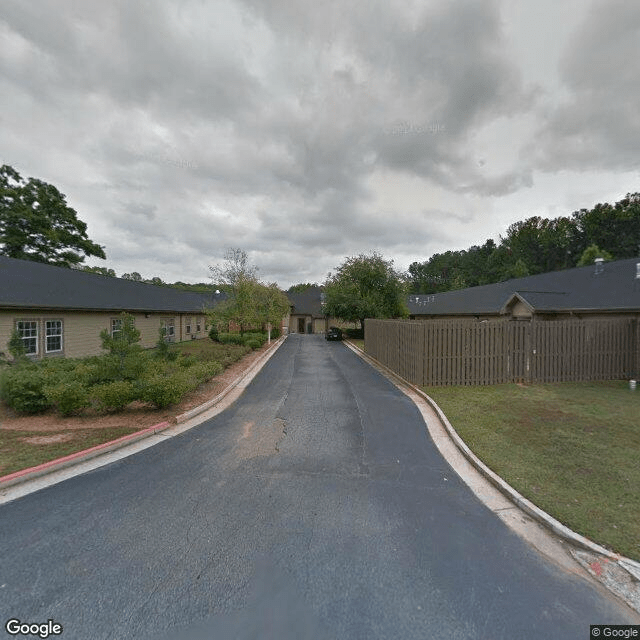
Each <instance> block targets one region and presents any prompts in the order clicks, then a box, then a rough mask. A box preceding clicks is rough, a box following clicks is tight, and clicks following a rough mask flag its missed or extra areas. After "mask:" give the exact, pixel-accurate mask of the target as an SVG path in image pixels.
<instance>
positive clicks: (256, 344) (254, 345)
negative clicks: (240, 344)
mask: <svg viewBox="0 0 640 640" xmlns="http://www.w3.org/2000/svg"><path fill="white" fill-rule="evenodd" d="M245 344H246V345H247V347H250V348H251V349H259V348H260V347H261V346H262V344H263V343H262V342H261V341H260V340H258V339H257V338H249V339H248V340H247V341H246V342H245Z"/></svg>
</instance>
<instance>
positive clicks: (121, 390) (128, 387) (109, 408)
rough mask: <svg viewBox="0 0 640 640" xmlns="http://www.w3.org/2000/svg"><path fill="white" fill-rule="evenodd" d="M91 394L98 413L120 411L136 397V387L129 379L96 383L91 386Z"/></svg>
mask: <svg viewBox="0 0 640 640" xmlns="http://www.w3.org/2000/svg"><path fill="white" fill-rule="evenodd" d="M91 396H92V399H93V401H94V403H95V405H96V409H97V410H98V411H99V412H100V413H111V412H115V411H122V409H124V408H125V407H126V406H127V405H128V404H129V403H130V402H133V401H134V400H137V398H138V394H137V393H136V388H135V386H134V384H133V383H132V382H131V381H129V380H116V381H114V382H107V383H105V384H98V385H96V386H94V387H92V388H91Z"/></svg>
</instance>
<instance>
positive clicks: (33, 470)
mask: <svg viewBox="0 0 640 640" xmlns="http://www.w3.org/2000/svg"><path fill="white" fill-rule="evenodd" d="M170 426H171V424H170V423H169V422H159V423H158V424H154V425H153V426H151V427H146V428H145V429H141V430H140V431H136V432H134V433H130V434H128V435H126V436H122V437H120V438H116V439H115V440H109V442H103V443H102V444H97V445H96V446H95V447H91V448H89V449H83V450H82V451H76V452H75V453H70V454H69V455H68V456H64V458H56V459H55V460H49V462H43V463H42V464H39V465H37V466H35V467H29V468H28V469H22V470H20V471H16V472H15V473H10V474H9V475H7V476H0V485H2V484H5V483H7V482H11V481H12V480H16V479H18V478H21V477H22V476H26V475H34V476H35V475H38V474H39V473H41V472H42V471H46V470H47V469H51V468H53V467H57V466H64V465H65V464H66V463H67V462H71V461H73V460H76V459H78V458H82V457H85V456H88V455H89V454H92V453H97V452H98V451H101V450H102V449H106V448H107V447H114V445H119V444H126V443H127V442H128V441H129V440H134V439H139V438H140V436H143V435H145V434H147V433H151V432H153V433H155V432H156V431H161V430H163V429H166V428H167V427H170ZM114 448H115V447H114Z"/></svg>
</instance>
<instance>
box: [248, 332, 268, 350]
mask: <svg viewBox="0 0 640 640" xmlns="http://www.w3.org/2000/svg"><path fill="white" fill-rule="evenodd" d="M242 338H243V341H244V344H246V345H247V346H248V347H251V348H252V349H258V348H259V347H261V346H262V345H263V344H264V343H265V342H266V341H267V334H266V333H258V332H252V333H245V334H244V335H243V336H242ZM249 341H253V342H255V341H257V342H258V344H259V347H254V346H252V345H251V344H249Z"/></svg>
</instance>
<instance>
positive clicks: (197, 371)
mask: <svg viewBox="0 0 640 640" xmlns="http://www.w3.org/2000/svg"><path fill="white" fill-rule="evenodd" d="M223 371H224V367H223V366H222V365H221V364H220V363H219V362H216V361H215V360H214V361H209V362H200V363H198V364H196V365H194V366H193V367H192V369H191V370H190V372H191V375H193V376H194V377H195V378H196V379H197V380H198V381H199V382H206V381H207V380H211V378H215V377H216V376H217V375H219V374H221V373H222V372H223Z"/></svg>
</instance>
